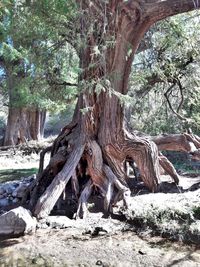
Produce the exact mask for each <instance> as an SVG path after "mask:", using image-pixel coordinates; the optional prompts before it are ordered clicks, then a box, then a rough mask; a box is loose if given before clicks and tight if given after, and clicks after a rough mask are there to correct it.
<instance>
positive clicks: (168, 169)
mask: <svg viewBox="0 0 200 267" xmlns="http://www.w3.org/2000/svg"><path fill="white" fill-rule="evenodd" d="M159 163H160V165H161V167H162V168H163V169H164V170H165V171H166V173H168V174H169V175H170V176H171V177H172V178H173V180H174V182H175V183H176V184H178V183H179V175H178V173H177V172H176V169H175V168H174V166H173V165H172V163H171V162H170V161H169V160H168V159H167V158H166V157H165V156H163V154H162V153H161V152H159Z"/></svg>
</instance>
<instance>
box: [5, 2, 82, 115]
mask: <svg viewBox="0 0 200 267" xmlns="http://www.w3.org/2000/svg"><path fill="white" fill-rule="evenodd" d="M75 16H76V5H75V3H74V1H53V0H48V1H46V0H42V1H24V2H21V1H18V2H17V3H15V1H2V2H1V4H0V17H1V18H2V20H1V23H0V69H2V71H3V72H4V73H5V77H4V80H2V79H0V85H1V92H0V93H3V92H6V91H7V92H8V95H9V105H10V106H37V107H41V108H45V109H47V110H51V111H53V110H55V111H58V110H63V109H64V106H66V105H67V104H69V102H72V103H73V101H74V99H75V97H76V94H77V90H76V87H69V86H66V85H65V83H76V80H77V76H78V73H79V70H78V67H77V66H78V64H79V59H78V56H77V54H76V51H75V50H74V49H73V48H72V46H70V45H69V44H68V43H67V40H66V38H65V35H66V30H67V27H66V25H67V24H68V23H69V20H71V19H73V18H75ZM0 75H1V74H0Z"/></svg>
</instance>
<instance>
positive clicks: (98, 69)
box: [31, 0, 186, 218]
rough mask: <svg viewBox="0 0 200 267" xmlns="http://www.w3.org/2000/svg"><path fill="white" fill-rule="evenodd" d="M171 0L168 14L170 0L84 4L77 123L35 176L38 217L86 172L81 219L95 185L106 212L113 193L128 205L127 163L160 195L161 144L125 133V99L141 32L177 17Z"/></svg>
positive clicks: (33, 199) (34, 200) (33, 200)
mask: <svg viewBox="0 0 200 267" xmlns="http://www.w3.org/2000/svg"><path fill="white" fill-rule="evenodd" d="M146 2H147V1H146ZM157 2H159V1H157ZM174 2H176V1H172V2H171V3H173V5H172V7H171V8H172V9H169V8H167V9H166V11H165V13H164V11H163V8H164V7H165V4H166V3H168V4H169V3H170V2H169V1H164V2H160V3H159V4H158V3H156V4H152V3H151V4H148V3H147V4H146V3H145V1H139V0H138V1H115V0H113V1H109V2H108V4H105V6H104V5H103V4H101V3H100V1H92V3H93V4H92V3H91V4H88V2H87V1H83V3H82V5H81V8H82V9H83V10H84V12H82V13H81V14H84V15H85V17H84V16H82V17H81V19H80V23H81V25H82V29H83V32H82V35H83V37H84V39H83V42H84V41H85V40H87V43H86V44H85V46H84V47H85V49H83V48H82V51H81V53H80V62H81V69H82V73H81V76H80V77H79V82H80V84H81V85H84V88H83V91H82V93H81V95H80V96H79V99H78V102H77V106H76V110H75V114H74V117H73V121H72V123H71V124H70V125H68V126H66V127H65V128H64V129H63V130H62V132H61V133H60V135H59V136H58V138H57V139H56V140H55V143H54V145H53V147H52V151H51V160H50V162H49V165H48V166H47V168H46V169H45V170H44V171H43V172H41V173H40V174H39V175H38V178H37V181H36V185H35V188H34V189H33V191H32V193H31V205H32V207H33V211H34V214H35V215H36V216H37V217H38V218H41V217H45V216H47V215H48V214H49V213H50V212H51V210H52V209H53V207H54V205H55V203H56V202H57V200H58V198H59V197H60V195H61V194H62V192H63V191H64V190H65V187H66V185H67V183H68V181H69V180H70V178H72V179H73V180H74V177H76V175H77V174H80V173H81V175H79V180H78V181H80V179H81V177H83V173H84V172H87V174H88V175H89V181H88V182H87V183H86V185H85V189H83V191H82V192H79V187H78V185H77V180H76V183H75V188H76V189H75V192H76V194H77V192H78V193H79V194H80V198H79V204H78V212H77V216H79V215H81V213H82V215H83V216H84V214H85V211H86V209H85V204H86V201H87V199H88V197H89V195H90V194H91V191H92V187H93V186H95V187H98V188H99V190H100V192H101V194H102V195H103V196H104V199H105V201H104V204H105V205H104V206H105V209H106V210H107V209H109V206H110V203H111V200H112V198H113V194H114V190H113V189H114V188H115V189H116V190H118V192H119V194H118V195H120V194H121V196H122V197H123V199H124V203H125V205H126V206H128V205H129V196H130V190H129V187H128V177H127V176H126V173H125V170H124V165H125V164H124V163H125V162H126V160H127V159H128V160H130V159H132V160H134V161H135V162H136V164H137V166H138V168H139V170H140V174H141V177H142V180H143V181H144V183H145V185H146V186H147V187H148V188H149V189H150V190H152V191H153V192H155V191H156V190H157V186H158V184H159V181H160V177H159V176H160V175H159V155H158V149H157V146H156V145H155V143H154V142H152V141H149V140H148V139H145V138H140V137H137V136H135V135H133V134H130V133H129V132H128V130H127V129H126V127H125V125H124V107H123V104H122V101H121V99H122V98H123V97H124V95H125V94H126V93H127V90H128V78H129V74H130V71H131V65H132V61H133V57H134V54H135V52H136V50H137V47H138V45H139V43H140V41H141V39H142V37H143V35H144V33H145V32H146V31H147V29H148V28H149V27H150V25H151V24H152V23H153V22H155V21H157V20H159V19H162V18H164V17H166V16H169V15H173V14H176V13H178V10H177V8H178V6H177V5H175V6H174ZM177 2H178V1H177ZM185 4H186V1H185V2H184V4H182V5H181V12H183V11H186V10H185V9H184V8H185V6H184V5H185ZM153 7H155V8H153ZM159 10H160V11H162V14H161V13H159V12H158V11H159ZM88 14H89V16H87V15H88ZM95 21H98V24H97V23H96V22H95ZM105 21H106V24H105ZM88 24H89V26H88ZM91 26H93V32H92V33H91ZM86 36H87V38H85V37H86ZM106 42H108V43H109V44H108V43H106ZM111 42H112V44H110V43H111ZM82 47H83V46H82ZM99 88H101V90H100V91H99ZM160 160H161V161H162V160H165V159H164V158H162V159H160ZM83 162H84V166H83ZM164 165H166V161H165V163H163V166H164ZM80 166H81V167H80ZM167 166H169V165H167ZM84 167H85V168H84ZM116 190H115V191H116Z"/></svg>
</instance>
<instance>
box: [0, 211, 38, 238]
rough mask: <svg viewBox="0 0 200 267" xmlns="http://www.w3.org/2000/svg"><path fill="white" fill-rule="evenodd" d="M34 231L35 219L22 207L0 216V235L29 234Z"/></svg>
mask: <svg viewBox="0 0 200 267" xmlns="http://www.w3.org/2000/svg"><path fill="white" fill-rule="evenodd" d="M35 230H36V219H35V218H33V217H32V216H31V213H30V211H29V210H26V209H24V208H23V207H18V208H16V209H13V210H10V211H8V212H6V213H4V214H3V215H1V216H0V235H19V234H29V233H33V232H35Z"/></svg>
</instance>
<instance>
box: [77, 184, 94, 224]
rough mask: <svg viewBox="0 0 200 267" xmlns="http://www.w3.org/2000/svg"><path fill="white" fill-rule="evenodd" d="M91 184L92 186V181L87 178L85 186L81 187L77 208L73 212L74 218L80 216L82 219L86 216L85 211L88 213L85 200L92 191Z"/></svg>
mask: <svg viewBox="0 0 200 267" xmlns="http://www.w3.org/2000/svg"><path fill="white" fill-rule="evenodd" d="M92 186H93V183H92V181H91V180H89V181H88V182H87V183H86V185H85V188H84V189H83V191H82V193H81V195H80V198H79V202H78V209H77V212H76V214H75V218H76V219H80V218H83V219H84V218H85V217H86V216H87V213H88V209H87V201H88V198H89V197H90V195H91V193H92Z"/></svg>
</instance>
